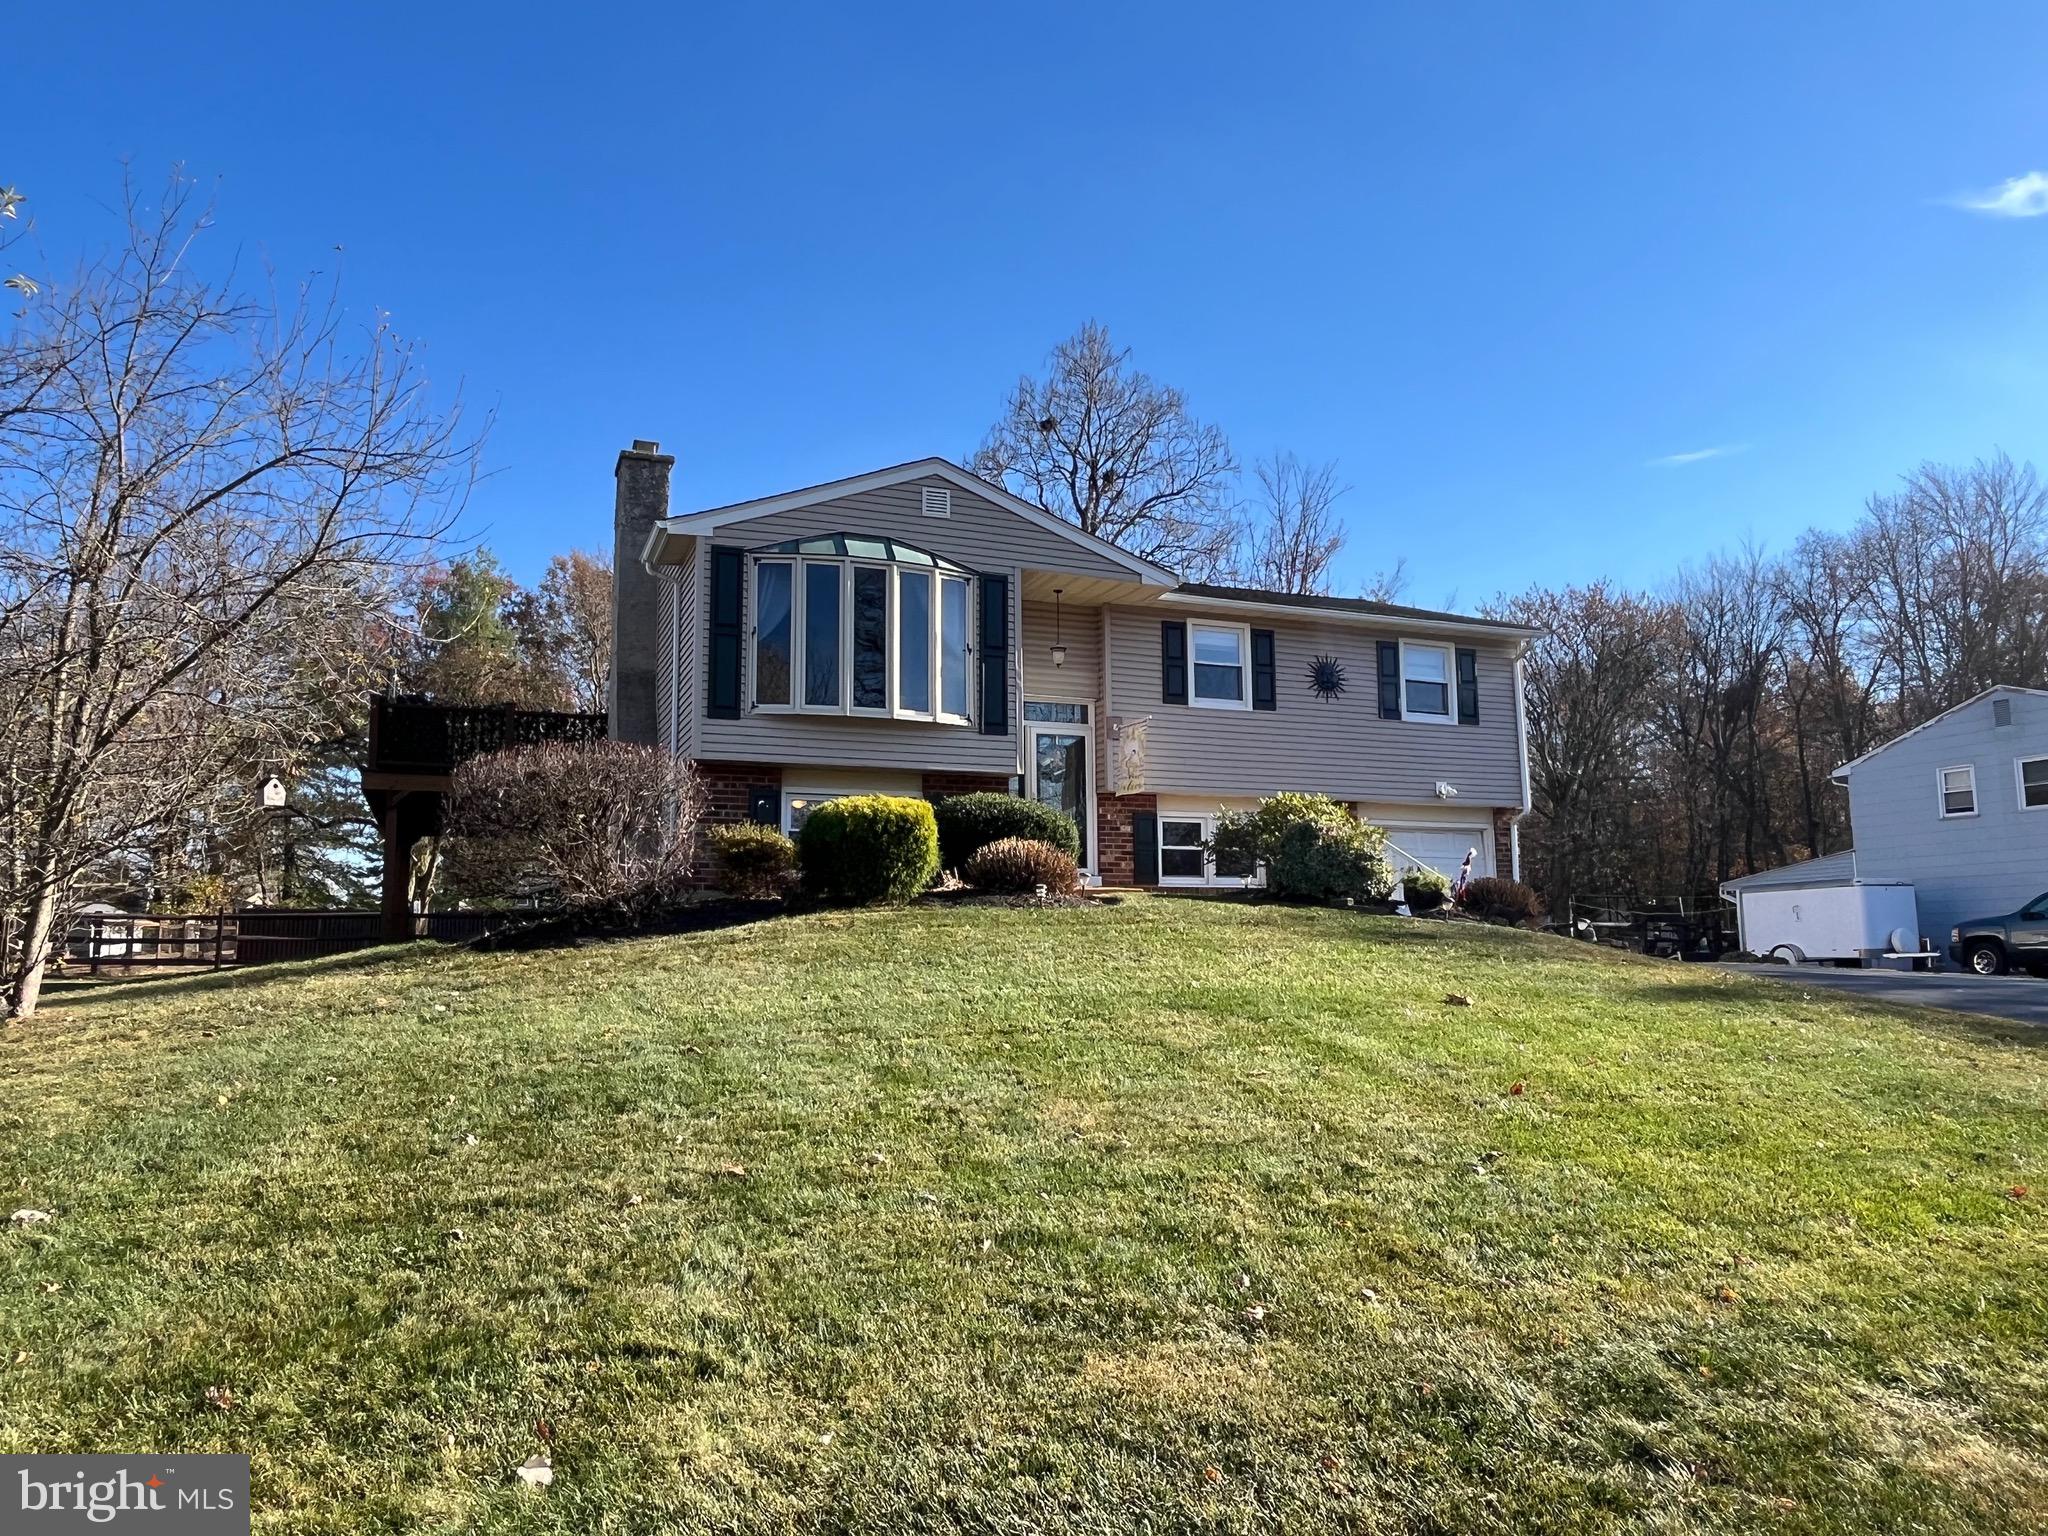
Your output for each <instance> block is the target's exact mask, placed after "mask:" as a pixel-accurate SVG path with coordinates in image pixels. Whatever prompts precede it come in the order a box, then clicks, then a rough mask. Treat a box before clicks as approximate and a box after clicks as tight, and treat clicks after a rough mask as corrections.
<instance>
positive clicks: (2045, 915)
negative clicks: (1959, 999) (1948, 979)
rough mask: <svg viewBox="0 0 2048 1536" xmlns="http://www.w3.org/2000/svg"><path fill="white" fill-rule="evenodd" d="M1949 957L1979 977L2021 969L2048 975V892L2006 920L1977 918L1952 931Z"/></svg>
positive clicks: (1959, 925)
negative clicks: (2015, 968) (2016, 968)
mask: <svg viewBox="0 0 2048 1536" xmlns="http://www.w3.org/2000/svg"><path fill="white" fill-rule="evenodd" d="M1948 953H1949V958H1950V959H1951V960H1954V961H1955V962H1956V964H1958V965H1960V966H1962V967H1964V968H1965V969H1966V970H1971V971H1975V972H1976V973H1977V974H1978V975H1979V976H2003V975H2004V974H2005V973H2006V972H2007V971H2009V970H2011V969H2013V967H2015V966H2017V967H2019V968H2020V969H2021V970H2023V971H2031V972H2032V973H2033V974H2034V975H2036V976H2048V891H2044V892H2043V893H2042V894H2041V895H2039V896H2036V897H2035V898H2034V899H2033V900H2032V901H2030V902H2028V903H2027V904H2026V905H2025V906H2024V907H2021V908H2020V909H2019V911H2017V912H2008V913H2006V914H2005V915H2004V916H2003V917H1973V918H1971V919H1970V920H1969V921H1968V922H1964V923H1958V924H1957V925H1956V926H1955V927H1953V928H1951V929H1950V930H1949V932H1948Z"/></svg>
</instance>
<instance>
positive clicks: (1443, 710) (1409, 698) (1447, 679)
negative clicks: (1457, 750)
mask: <svg viewBox="0 0 2048 1536" xmlns="http://www.w3.org/2000/svg"><path fill="white" fill-rule="evenodd" d="M1454 675H1455V674H1454V673H1453V672H1452V670H1451V648H1450V647H1449V646H1447V645H1418V644H1417V643H1416V642H1414V641H1412V640H1403V641H1402V642H1401V718H1402V719H1403V720H1426V721H1430V722H1432V723H1434V724H1438V725H1452V724H1455V723H1456V722H1457V718H1458V717H1457V716H1456V715H1455V714H1454V713H1453V712H1452V709H1451V679H1452V677H1453V676H1454Z"/></svg>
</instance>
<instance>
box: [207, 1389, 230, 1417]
mask: <svg viewBox="0 0 2048 1536" xmlns="http://www.w3.org/2000/svg"><path fill="white" fill-rule="evenodd" d="M201 1396H203V1397H204V1398H205V1399H206V1406H207V1407H209V1408H212V1409H214V1410H216V1411H218V1412H220V1413H226V1412H227V1411H228V1410H229V1409H230V1408H232V1407H234V1406H235V1394H234V1393H233V1392H232V1391H230V1390H229V1389H228V1388H226V1387H208V1388H207V1389H206V1391H205V1392H204V1393H202V1394H201Z"/></svg>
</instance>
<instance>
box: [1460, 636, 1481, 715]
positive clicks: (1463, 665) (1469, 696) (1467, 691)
mask: <svg viewBox="0 0 2048 1536" xmlns="http://www.w3.org/2000/svg"><path fill="white" fill-rule="evenodd" d="M1478 723H1479V653H1478V652H1477V651H1470V650H1467V649H1466V648H1465V647H1464V646H1462V645H1461V646H1459V647H1458V724H1460V725H1477V724H1478Z"/></svg>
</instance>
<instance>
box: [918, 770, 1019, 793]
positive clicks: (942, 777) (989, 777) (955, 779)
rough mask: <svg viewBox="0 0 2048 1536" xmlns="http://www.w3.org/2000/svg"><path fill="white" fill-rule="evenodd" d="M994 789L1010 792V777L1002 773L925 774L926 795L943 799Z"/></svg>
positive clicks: (998, 791)
mask: <svg viewBox="0 0 2048 1536" xmlns="http://www.w3.org/2000/svg"><path fill="white" fill-rule="evenodd" d="M985 790H992V791H994V792H995V793H996V794H999V795H1007V794H1008V793H1009V792H1010V777H1009V775H1008V774H1002V773H928V774H926V775H925V776H924V797H925V799H927V800H943V799H945V798H946V796H948V795H975V794H980V793H982V792H983V791H985Z"/></svg>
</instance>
